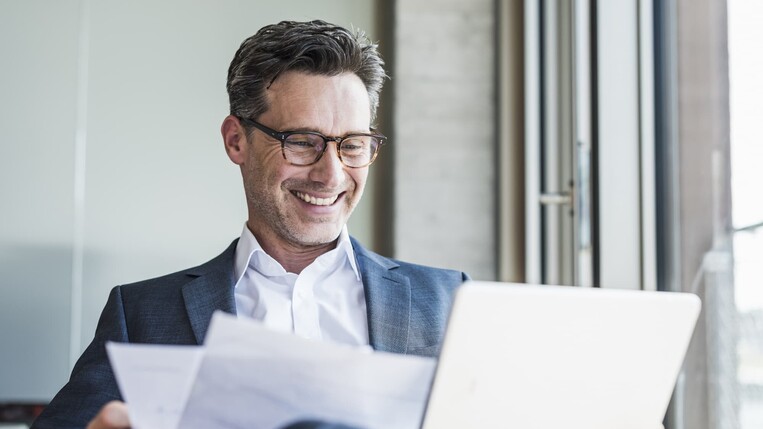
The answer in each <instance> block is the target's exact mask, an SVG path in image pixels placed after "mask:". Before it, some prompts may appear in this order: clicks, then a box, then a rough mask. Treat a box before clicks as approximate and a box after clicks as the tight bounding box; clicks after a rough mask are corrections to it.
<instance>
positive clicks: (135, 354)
mask: <svg viewBox="0 0 763 429" xmlns="http://www.w3.org/2000/svg"><path fill="white" fill-rule="evenodd" d="M106 351H107V352H108V354H109V360H110V362H111V367H112V368H113V370H114V375H115V376H116V379H117V383H118V384H119V391H120V392H121V393H122V398H123V399H124V400H125V402H126V403H127V406H128V413H129V415H130V422H131V423H132V427H133V429H172V428H176V427H178V422H179V421H180V416H181V414H182V411H183V408H184V406H185V403H186V401H187V399H188V395H189V394H190V392H191V386H193V381H194V378H195V377H196V372H197V370H198V368H199V364H200V362H201V358H202V356H203V348H202V347H199V346H167V345H148V344H125V343H111V342H110V343H107V344H106Z"/></svg>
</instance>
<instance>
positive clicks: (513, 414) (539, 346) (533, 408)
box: [422, 281, 700, 429]
mask: <svg viewBox="0 0 763 429" xmlns="http://www.w3.org/2000/svg"><path fill="white" fill-rule="evenodd" d="M699 311H700V300H699V298H697V297H696V296H695V295H691V294H683V293H670V292H646V291H631V290H614V289H598V288H579V287H569V286H529V285H518V284H507V283H495V282H476V281H473V282H468V283H465V284H464V285H463V286H462V287H461V288H459V289H458V291H457V293H456V297H455V301H454V304H453V308H452V310H451V315H450V318H449V321H448V327H447V331H446V335H445V340H444V343H443V347H442V351H441V354H440V359H439V362H438V365H437V369H436V374H435V378H434V381H433V386H432V389H431V391H430V394H429V400H428V403H427V407H426V411H425V414H424V417H423V423H422V428H423V429H448V428H512V429H518V428H521V429H532V428H538V429H541V428H542V429H551V428H564V429H583V428H585V429H612V428H617V429H657V428H661V427H662V426H661V424H662V421H663V417H664V416H665V412H666V410H667V406H668V403H669V401H670V397H671V393H672V391H673V387H674V385H675V382H676V378H677V376H678V373H679V371H680V369H681V365H682V362H683V359H684V355H685V353H686V350H687V348H688V345H689V341H690V339H691V335H692V332H693V331H694V325H695V323H696V320H697V317H698V315H699Z"/></svg>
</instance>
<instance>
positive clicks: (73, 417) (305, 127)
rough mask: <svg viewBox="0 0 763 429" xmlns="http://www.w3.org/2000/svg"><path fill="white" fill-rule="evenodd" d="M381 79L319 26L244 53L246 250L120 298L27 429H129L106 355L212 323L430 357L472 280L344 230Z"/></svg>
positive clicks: (114, 297) (235, 113)
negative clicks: (388, 252) (219, 316)
mask: <svg viewBox="0 0 763 429" xmlns="http://www.w3.org/2000/svg"><path fill="white" fill-rule="evenodd" d="M384 78H385V73H384V69H383V61H382V59H381V58H380V56H379V54H378V52H377V50H376V45H374V44H371V43H370V42H368V40H367V39H366V38H365V36H364V35H363V34H362V33H360V34H353V33H351V32H349V31H347V30H346V29H344V28H341V27H338V26H335V25H331V24H328V23H325V22H322V21H313V22H305V23H298V22H281V23H279V24H276V25H270V26H266V27H264V28H262V29H261V30H260V31H259V32H257V34H255V35H254V36H252V37H250V38H248V39H247V40H245V41H244V42H243V43H242V45H241V47H240V48H239V50H238V52H237V53H236V55H235V57H234V58H233V61H232V62H231V65H230V68H229V71H228V85H227V87H228V95H229V99H230V115H229V116H227V117H226V118H225V119H224V120H223V123H222V127H221V132H222V137H223V143H224V145H225V150H226V152H227V154H228V157H229V158H230V159H231V161H233V162H234V163H235V164H237V165H239V166H240V169H241V175H242V177H243V180H244V190H245V193H246V201H247V207H248V220H247V222H246V224H245V226H244V228H243V232H242V234H241V237H240V239H238V240H236V241H234V242H233V243H232V244H231V245H230V246H229V247H228V249H226V250H225V251H224V252H223V253H222V254H221V255H219V256H218V257H216V258H214V259H212V260H211V261H209V262H207V263H205V264H203V265H200V266H198V267H195V268H191V269H188V270H185V271H181V272H178V273H174V274H170V275H167V276H164V277H160V278H156V279H151V280H146V281H143V282H139V283H135V284H131V285H125V286H118V287H116V288H114V289H113V290H112V292H111V295H110V296H109V299H108V302H107V303H106V307H105V308H104V310H103V313H102V315H101V318H100V321H99V323H98V328H97V330H96V333H95V338H94V339H93V342H92V343H91V344H90V345H89V347H88V348H87V350H86V351H85V353H84V354H83V355H82V357H81V358H80V359H79V361H78V362H77V364H76V366H75V367H74V370H73V371H72V375H71V379H70V381H69V382H68V383H67V384H66V386H64V388H63V389H62V390H61V391H60V392H59V393H58V395H56V397H55V398H54V399H53V401H52V402H51V404H50V405H49V406H48V408H47V409H46V410H45V411H44V412H43V414H42V415H41V416H40V418H39V419H38V420H37V421H36V422H35V424H34V426H33V427H34V428H38V429H44V428H59V429H60V428H82V427H85V426H86V425H88V422H90V424H89V425H88V426H87V427H88V428H118V427H129V421H128V418H127V411H126V410H127V408H126V405H125V404H124V403H121V402H119V400H120V396H119V392H118V390H117V386H116V382H115V380H114V376H113V373H112V370H111V367H110V366H109V363H108V359H107V356H106V352H105V349H104V344H105V342H107V341H119V342H136V343H160V344H201V342H202V341H203V339H204V334H205V333H206V330H207V326H208V324H209V321H210V317H211V315H212V313H213V312H214V311H215V310H218V309H219V310H223V311H227V312H229V313H234V314H237V315H239V316H240V317H251V318H254V319H257V320H260V321H262V322H263V323H265V324H266V325H267V326H269V327H271V328H273V329H277V330H283V331H291V332H294V333H295V334H296V335H299V336H302V337H305V338H312V339H316V340H324V341H334V342H339V343H345V344H351V345H358V346H362V345H370V346H372V347H373V348H374V349H375V350H383V351H388V352H395V353H410V354H417V355H423V356H436V354H437V352H438V350H439V346H440V342H441V340H442V335H443V330H444V326H445V321H446V318H447V314H448V310H449V307H450V303H451V297H452V293H453V291H454V289H455V288H456V287H457V286H458V285H460V284H461V283H462V282H463V280H464V279H465V278H466V276H465V275H464V274H463V273H460V272H456V271H449V270H440V269H434V268H428V267H422V266H416V265H412V264H408V263H403V262H398V261H393V260H390V259H387V258H384V257H382V256H379V255H377V254H374V253H372V252H370V251H368V250H366V249H364V248H363V247H362V246H361V245H360V244H359V243H358V242H357V241H355V240H354V239H352V238H350V236H349V235H348V232H347V228H346V223H347V220H348V219H349V217H350V214H351V213H352V211H353V209H354V208H355V206H356V205H357V203H358V201H360V198H361V196H362V195H363V188H364V186H365V183H366V178H367V176H368V168H369V165H371V163H372V162H373V161H374V159H375V158H376V156H377V154H378V151H379V148H380V147H381V145H382V144H383V143H384V140H385V137H384V136H382V135H381V134H379V133H377V132H376V131H375V130H374V129H373V128H371V124H372V123H373V120H374V118H375V114H376V109H377V106H378V103H379V91H380V90H381V87H382V84H383V80H384ZM243 370H245V369H243V368H242V371H243ZM105 404H107V405H106V406H104V405H105ZM304 427H307V426H304Z"/></svg>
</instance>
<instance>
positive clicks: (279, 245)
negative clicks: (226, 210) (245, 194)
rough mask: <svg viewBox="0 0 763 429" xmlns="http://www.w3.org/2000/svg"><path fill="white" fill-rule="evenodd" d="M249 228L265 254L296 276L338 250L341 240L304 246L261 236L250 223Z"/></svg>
mask: <svg viewBox="0 0 763 429" xmlns="http://www.w3.org/2000/svg"><path fill="white" fill-rule="evenodd" d="M247 227H248V228H249V231H251V232H252V234H253V235H254V237H255V238H256V239H257V242H258V243H260V246H262V250H264V251H265V253H267V254H268V255H270V257H272V258H273V259H275V260H276V261H278V263H279V264H281V266H282V267H283V268H284V269H285V270H286V271H287V272H290V273H295V274H299V273H301V272H302V270H304V269H305V267H307V266H308V265H310V264H312V263H313V261H315V259H316V258H317V257H318V256H321V255H322V254H324V253H326V252H329V251H331V250H333V249H334V248H336V245H337V242H338V240H339V239H338V238H337V239H336V240H333V241H330V242H328V243H323V244H316V245H303V244H297V243H292V242H289V241H287V240H284V239H283V238H281V237H271V236H270V235H271V234H260V233H258V232H257V231H256V230H255V229H254V228H252V225H251V223H249V222H247Z"/></svg>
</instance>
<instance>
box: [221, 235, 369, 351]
mask: <svg viewBox="0 0 763 429" xmlns="http://www.w3.org/2000/svg"><path fill="white" fill-rule="evenodd" d="M235 261H236V262H235V273H236V278H237V281H236V287H235V297H236V311H237V312H238V316H239V317H251V318H253V319H256V320H259V321H261V322H262V323H264V324H265V325H266V326H268V327H270V328H272V329H276V330H280V331H286V332H293V333H295V334H297V335H298V336H300V337H303V338H308V339H313V340H325V341H333V342H338V343H344V344H350V345H368V320H367V318H366V299H365V295H364V294H363V282H362V281H361V278H360V272H359V271H358V267H357V264H356V262H355V252H354V251H353V249H352V243H351V242H350V236H349V234H348V232H347V227H346V226H345V227H344V228H343V229H342V232H341V234H340V235H339V240H337V246H336V248H335V249H333V250H331V251H329V252H327V253H324V254H323V255H320V256H319V257H317V258H316V259H315V261H313V262H312V263H311V264H310V265H308V266H307V267H305V269H304V270H302V272H301V273H299V274H294V273H289V272H287V271H286V270H285V269H284V268H283V266H282V265H281V264H280V263H278V261H276V260H275V259H273V258H272V257H271V256H270V255H268V254H267V253H265V251H264V250H263V249H262V246H260V243H258V242H257V239H256V238H255V237H254V234H252V232H251V231H249V228H248V227H247V226H246V224H244V230H243V232H242V233H241V238H240V239H239V241H238V244H237V245H236V258H235Z"/></svg>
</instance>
